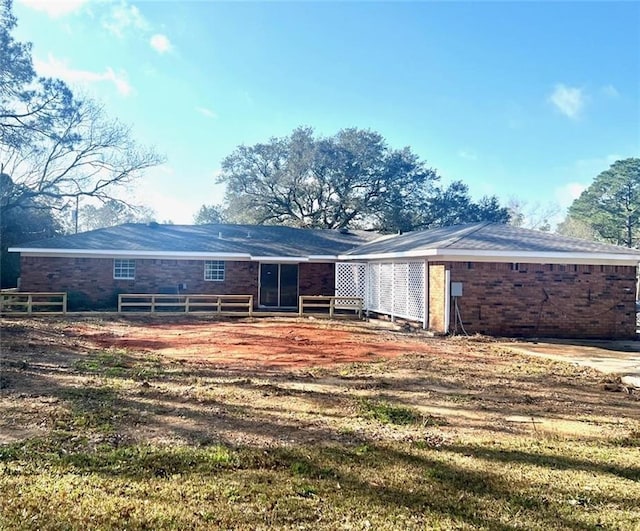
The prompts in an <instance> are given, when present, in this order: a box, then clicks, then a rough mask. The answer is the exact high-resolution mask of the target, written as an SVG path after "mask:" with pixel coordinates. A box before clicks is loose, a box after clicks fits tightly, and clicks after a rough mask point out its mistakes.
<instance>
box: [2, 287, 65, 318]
mask: <svg viewBox="0 0 640 531" xmlns="http://www.w3.org/2000/svg"><path fill="white" fill-rule="evenodd" d="M0 313H2V314H10V313H18V314H23V313H26V314H34V313H36V314H64V313H67V294H66V293H62V292H61V293H58V292H55V293H52V292H35V291H13V290H7V291H2V292H0Z"/></svg>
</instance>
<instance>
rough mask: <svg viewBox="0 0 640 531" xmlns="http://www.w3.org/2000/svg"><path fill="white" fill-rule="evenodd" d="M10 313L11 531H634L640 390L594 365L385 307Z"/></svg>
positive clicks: (6, 367) (3, 503)
mask: <svg viewBox="0 0 640 531" xmlns="http://www.w3.org/2000/svg"><path fill="white" fill-rule="evenodd" d="M0 325H1V329H0V330H1V333H2V336H1V347H2V351H1V355H0V529H12V530H14V529H15V530H19V531H22V530H24V531H30V530H31V529H41V530H43V531H49V530H59V529H69V530H79V531H80V530H85V529H105V530H111V529H113V530H118V529H124V528H126V529H130V530H148V529H194V530H195V529H262V530H267V529H314V530H319V529H320V530H324V529H326V530H331V531H333V530H335V529H345V530H366V529H380V530H394V531H395V530H402V531H406V530H422V529H442V530H452V531H453V530H460V529H468V530H472V529H479V530H484V531H486V530H498V531H509V530H511V529H531V530H536V531H551V530H557V531H560V530H564V529H573V530H586V529H610V530H618V529H640V528H639V527H638V525H639V524H638V523H639V522H640V467H639V466H638V463H640V407H639V406H640V400H639V396H638V394H637V393H636V392H626V391H625V388H624V387H623V386H621V385H619V383H618V381H617V380H616V378H615V377H612V376H605V375H603V374H601V373H598V372H596V371H595V370H594V369H590V368H584V367H583V368H580V367H576V366H574V365H571V364H569V363H561V362H557V361H553V360H548V359H542V358H536V357H533V356H527V355H523V354H519V353H515V352H513V351H511V350H509V349H506V348H505V347H504V346H502V345H501V343H499V342H497V341H493V340H489V339H486V338H480V337H479V338H472V339H461V338H448V339H444V338H431V337H428V336H427V335H426V334H423V333H422V332H417V331H411V330H403V329H401V328H399V327H394V326H393V325H390V324H388V323H387V324H384V323H375V322H370V323H364V322H346V321H345V322H335V321H334V322H330V321H325V320H310V319H305V320H298V319H296V318H290V319H267V318H262V319H253V320H249V319H245V320H207V319H194V318H193V317H186V318H185V317H182V318H178V317H171V316H162V317H158V318H148V317H147V318H143V317H137V318H136V317H129V318H127V319H124V318H99V317H92V318H89V317H86V318H77V317H68V318H66V319H62V318H45V317H42V318H34V319H0ZM43 500H46V503H43Z"/></svg>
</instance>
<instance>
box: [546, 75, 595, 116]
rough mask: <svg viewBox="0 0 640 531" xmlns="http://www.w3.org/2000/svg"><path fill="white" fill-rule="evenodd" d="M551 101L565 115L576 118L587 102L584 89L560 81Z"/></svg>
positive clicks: (550, 97) (551, 96)
mask: <svg viewBox="0 0 640 531" xmlns="http://www.w3.org/2000/svg"><path fill="white" fill-rule="evenodd" d="M549 101H550V102H551V103H553V105H555V107H556V108H557V109H558V110H559V111H560V112H561V113H562V114H564V115H565V116H567V117H569V118H571V119H576V118H578V117H579V116H580V113H581V112H582V109H583V108H584V105H585V103H586V100H585V96H584V94H583V92H582V89H579V88H576V87H568V86H566V85H564V84H562V83H559V84H557V85H556V86H555V88H554V89H553V92H552V93H551V95H550V96H549Z"/></svg>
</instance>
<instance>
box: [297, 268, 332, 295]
mask: <svg viewBox="0 0 640 531" xmlns="http://www.w3.org/2000/svg"><path fill="white" fill-rule="evenodd" d="M299 277H300V278H299V280H298V289H299V293H300V295H335V289H336V287H335V284H336V266H335V264H327V263H317V264H316V263H302V264H300V270H299Z"/></svg>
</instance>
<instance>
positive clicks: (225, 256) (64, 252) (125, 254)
mask: <svg viewBox="0 0 640 531" xmlns="http://www.w3.org/2000/svg"><path fill="white" fill-rule="evenodd" d="M8 250H9V252H12V253H21V254H22V256H41V257H73V258H141V259H145V258H148V259H167V260H238V261H244V260H251V255H250V254H240V253H214V252H201V251H185V252H180V251H130V250H115V249H114V250H110V249H97V250H96V249H37V248H29V247H11V248H9V249H8Z"/></svg>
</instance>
